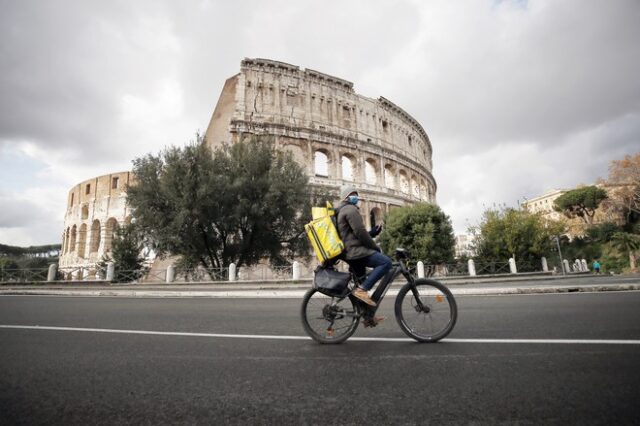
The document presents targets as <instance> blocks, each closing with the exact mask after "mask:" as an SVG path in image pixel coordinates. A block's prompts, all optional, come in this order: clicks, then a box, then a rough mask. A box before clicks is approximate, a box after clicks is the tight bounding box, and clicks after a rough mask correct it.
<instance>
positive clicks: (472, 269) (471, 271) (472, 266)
mask: <svg viewBox="0 0 640 426" xmlns="http://www.w3.org/2000/svg"><path fill="white" fill-rule="evenodd" d="M467 263H468V265H469V276H472V277H475V276H476V264H475V262H474V261H473V259H469V261H468V262H467Z"/></svg>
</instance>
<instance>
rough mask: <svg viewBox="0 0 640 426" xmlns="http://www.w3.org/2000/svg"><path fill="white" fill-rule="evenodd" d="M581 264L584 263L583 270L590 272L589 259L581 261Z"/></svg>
mask: <svg viewBox="0 0 640 426" xmlns="http://www.w3.org/2000/svg"><path fill="white" fill-rule="evenodd" d="M580 263H582V270H583V271H584V272H589V266H588V265H587V259H582V260H581V261H580Z"/></svg>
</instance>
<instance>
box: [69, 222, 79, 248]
mask: <svg viewBox="0 0 640 426" xmlns="http://www.w3.org/2000/svg"><path fill="white" fill-rule="evenodd" d="M77 240H78V230H77V227H76V225H73V226H72V227H71V235H70V236H69V251H70V252H73V251H76V241H77Z"/></svg>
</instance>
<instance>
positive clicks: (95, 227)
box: [59, 59, 437, 279]
mask: <svg viewBox="0 0 640 426" xmlns="http://www.w3.org/2000/svg"><path fill="white" fill-rule="evenodd" d="M248 134H260V135H270V136H273V137H274V141H275V144H276V147H277V148H278V149H284V150H288V151H290V152H291V153H292V155H293V157H294V158H295V159H296V160H297V161H298V162H299V163H300V164H301V165H302V166H303V167H304V168H305V170H306V171H307V174H308V176H309V179H310V182H311V184H312V185H315V186H318V187H323V188H325V189H328V190H330V191H334V192H335V193H337V190H338V188H339V187H340V186H341V185H343V184H354V185H355V186H356V187H357V188H358V189H359V192H360V197H361V199H362V205H361V211H362V213H363V216H364V219H365V222H366V223H367V226H370V225H371V222H372V221H376V222H379V221H380V220H381V219H382V217H383V215H384V213H386V212H388V211H389V209H391V208H393V207H394V206H401V205H404V204H406V203H413V202H417V201H428V202H435V200H436V189H437V186H436V182H435V180H434V178H433V176H432V174H431V170H432V162H431V156H432V149H431V142H430V141H429V137H428V136H427V134H426V132H425V131H424V129H423V128H422V126H421V125H420V124H419V123H418V122H417V121H416V120H415V119H414V118H413V117H411V116H410V115H409V114H407V113H406V112H405V111H404V110H402V109H401V108H400V107H398V106H397V105H395V104H393V103H392V102H391V101H389V100H387V99H385V98H382V97H380V98H378V99H371V98H367V97H364V96H362V95H358V94H356V93H355V91H354V89H353V84H352V83H351V82H348V81H346V80H343V79H340V78H336V77H332V76H329V75H326V74H323V73H320V72H317V71H313V70H309V69H307V70H304V69H300V68H299V67H297V66H294V65H289V64H285V63H282V62H276V61H271V60H265V59H245V60H244V61H242V63H241V69H240V73H239V74H237V75H235V76H233V77H231V78H229V79H228V80H227V81H226V83H225V85H224V88H223V90H222V93H221V95H220V98H219V100H218V103H217V105H216V108H215V110H214V112H213V116H212V118H211V121H210V123H209V126H208V129H207V131H206V135H205V136H206V140H207V143H209V144H210V146H211V147H212V148H216V147H218V146H220V145H221V144H223V143H233V142H235V141H237V140H239V138H241V137H243V135H248ZM132 179H133V176H132V174H131V173H130V172H121V173H113V174H109V175H104V176H99V177H96V178H93V179H90V180H87V181H84V182H82V183H80V184H78V185H76V186H74V187H73V188H72V189H71V190H70V191H69V196H68V201H67V211H66V214H65V220H64V231H63V234H62V253H61V255H60V264H59V266H60V270H61V271H62V272H63V274H65V278H67V279H72V278H73V279H87V278H89V279H90V278H93V277H94V276H95V274H96V264H97V262H99V261H100V260H101V259H102V256H103V255H104V254H106V253H108V252H109V251H110V250H111V242H112V239H113V235H114V232H115V229H116V226H118V225H121V224H123V223H127V222H128V221H129V220H130V209H129V208H128V206H127V203H126V192H125V190H126V186H127V185H128V184H129V183H131V180H132ZM171 261H172V260H171V259H168V260H166V262H165V263H167V265H168V262H171ZM167 265H164V264H163V263H162V262H160V260H159V259H156V263H154V265H153V268H162V267H164V266H167ZM152 271H153V270H152Z"/></svg>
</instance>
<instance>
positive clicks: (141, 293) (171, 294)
mask: <svg viewBox="0 0 640 426" xmlns="http://www.w3.org/2000/svg"><path fill="white" fill-rule="evenodd" d="M450 289H451V292H452V293H453V294H454V295H461V296H491V295H496V296H499V295H518V294H550V293H576V292H580V293H592V292H610V291H639V290H640V284H610V285H603V284H586V285H578V286H575V285H573V286H572V285H566V286H529V287H487V288H464V287H456V286H451V287H450ZM306 291H307V288H304V289H295V290H294V289H291V290H282V289H277V290H275V289H249V290H226V291H225V290H217V291H211V290H201V291H193V290H184V291H173V290H120V289H118V290H116V289H113V290H80V289H64V290H60V289H7V290H4V289H0V296H75V297H152V298H163V297H167V298H180V297H185V298H222V299H235V298H266V299H299V298H302V296H303V295H304V294H305V292H306ZM397 293H398V289H390V290H389V291H388V292H387V295H396V294H397Z"/></svg>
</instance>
